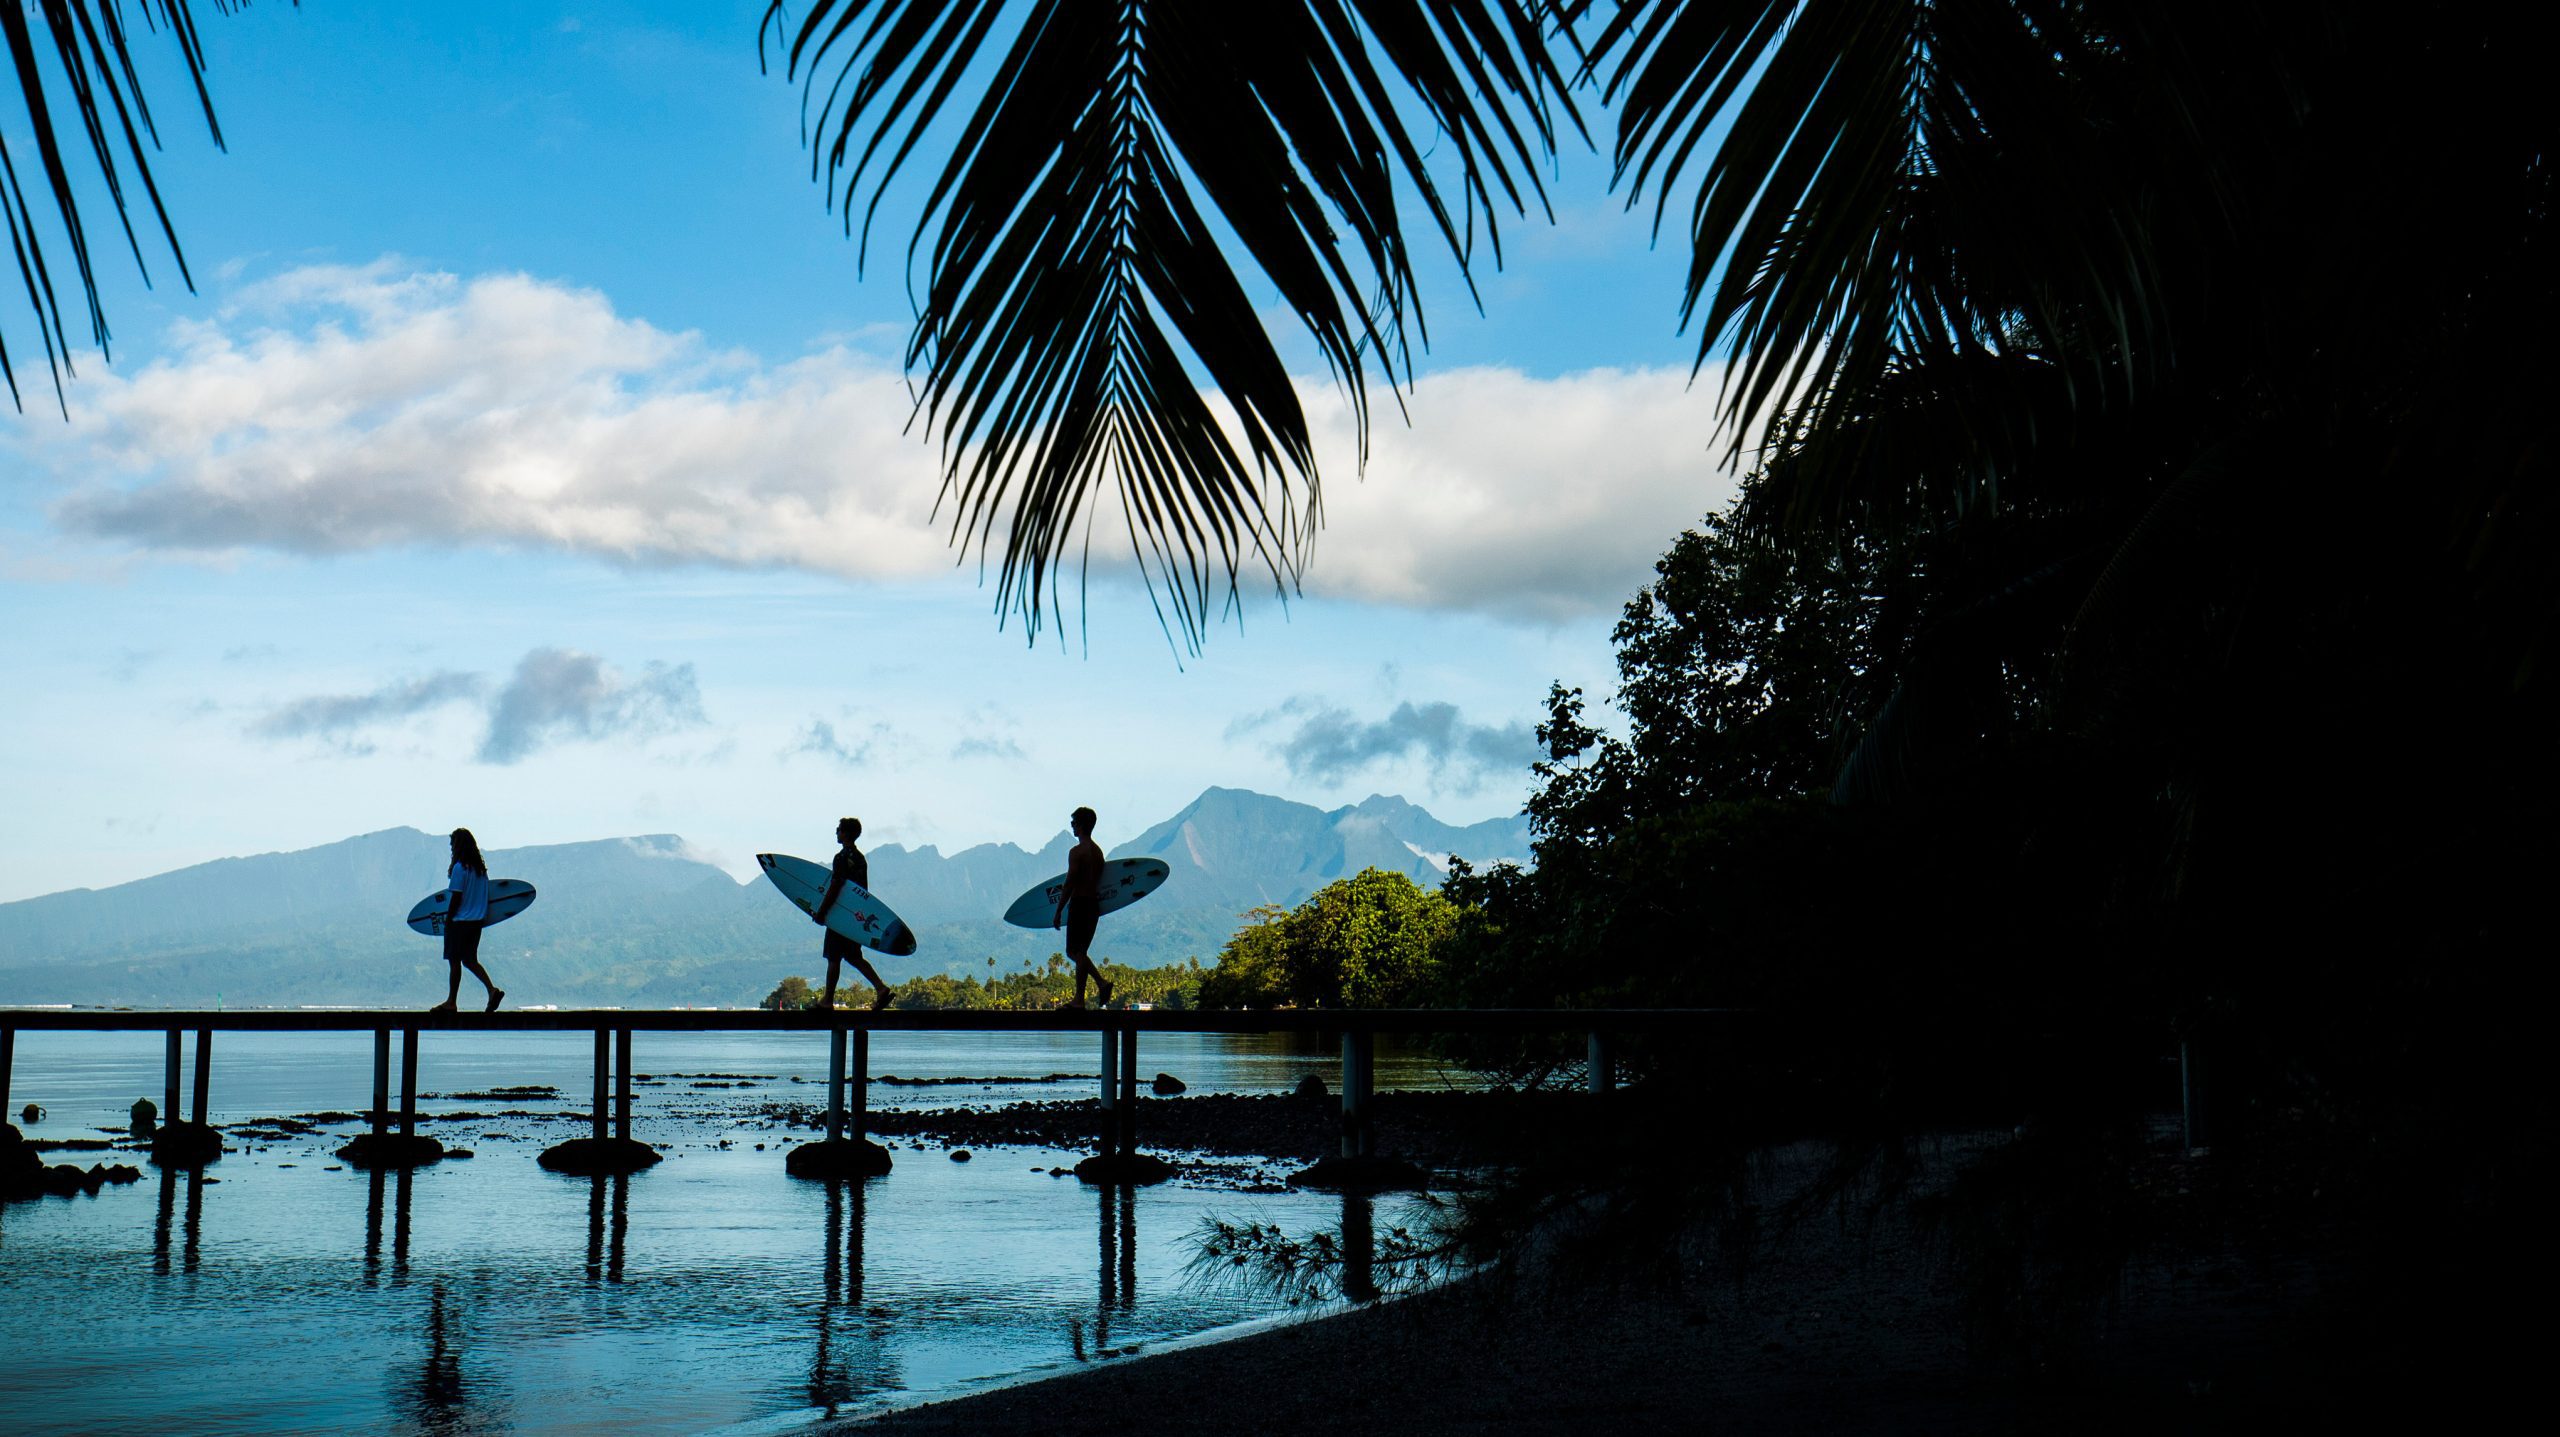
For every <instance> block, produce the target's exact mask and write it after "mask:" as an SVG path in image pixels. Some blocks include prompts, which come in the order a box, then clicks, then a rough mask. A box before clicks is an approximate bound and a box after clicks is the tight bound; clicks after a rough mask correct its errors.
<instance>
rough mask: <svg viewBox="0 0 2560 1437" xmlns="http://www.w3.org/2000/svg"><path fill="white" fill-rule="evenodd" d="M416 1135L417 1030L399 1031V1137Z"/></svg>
mask: <svg viewBox="0 0 2560 1437" xmlns="http://www.w3.org/2000/svg"><path fill="white" fill-rule="evenodd" d="M196 1082H197V1084H198V1086H199V1087H201V1086H202V1084H203V1082H204V1054H203V1053H202V1052H201V1051H199V1052H198V1053H197V1054H196ZM417 1135H418V1030H417V1029H415V1028H403V1029H401V1030H400V1136H401V1138H402V1140H404V1141H405V1140H407V1139H410V1138H414V1137H416V1136H417Z"/></svg>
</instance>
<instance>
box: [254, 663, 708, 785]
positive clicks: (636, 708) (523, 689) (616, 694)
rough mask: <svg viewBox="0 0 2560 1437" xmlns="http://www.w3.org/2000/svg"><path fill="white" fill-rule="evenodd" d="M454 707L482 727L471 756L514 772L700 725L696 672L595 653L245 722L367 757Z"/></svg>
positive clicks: (390, 688)
mask: <svg viewBox="0 0 2560 1437" xmlns="http://www.w3.org/2000/svg"><path fill="white" fill-rule="evenodd" d="M456 704H474V705H479V706H480V707H481V708H482V709H483V711H484V712H485V714H486V716H487V719H488V729H487V732H486V733H485V735H484V736H483V737H482V739H481V741H480V745H479V748H478V750H477V753H476V755H475V756H476V757H477V758H478V759H479V760H480V762H482V763H489V764H500V765H504V764H512V763H518V762H521V761H522V760H524V759H525V758H527V757H529V756H531V755H532V754H534V753H536V752H538V751H540V750H541V749H543V748H546V747H549V746H550V745H552V744H556V743H562V742H567V741H571V740H582V741H590V742H592V741H595V740H600V739H607V738H651V737H655V736H657V735H659V734H664V733H671V732H674V731H676V730H678V729H684V728H694V727H699V726H701V725H702V724H703V723H704V722H706V720H705V718H704V716H703V712H702V692H701V687H700V685H699V684H698V683H697V682H696V680H695V678H694V672H693V665H691V664H676V665H672V666H671V665H667V664H663V663H650V664H647V665H644V666H643V667H642V668H641V671H640V672H639V673H637V674H625V673H623V672H622V671H620V670H618V669H616V668H614V667H613V666H612V665H610V664H608V663H606V662H605V661H604V660H603V659H601V658H598V657H597V656H596V655H594V654H588V653H580V652H578V651H577V650H575V649H561V648H539V649H533V650H531V651H529V652H527V653H526V654H525V656H524V657H523V658H522V659H520V660H518V661H517V663H516V667H515V672H514V673H513V674H511V675H509V676H508V677H507V679H506V681H505V682H504V683H503V684H501V683H497V682H495V681H494V680H492V679H491V678H490V677H489V676H487V675H485V674H474V673H465V672H461V671H459V670H446V671H443V672H440V673H433V674H427V675H424V676H421V677H418V678H408V679H399V680H395V681H393V682H391V683H387V684H384V685H382V686H381V687H379V688H375V689H371V690H368V691H365V692H362V693H341V694H314V695H311V696H310V697H307V698H299V699H293V700H290V701H288V702H285V703H281V704H277V705H276V706H274V707H273V708H270V709H268V710H267V712H266V713H264V714H263V715H261V716H259V717H258V718H257V719H256V720H254V721H253V722H251V723H250V725H249V733H250V734H251V735H252V736H253V737H257V738H263V739H271V740H277V741H287V740H294V739H320V740H324V741H327V742H330V743H334V744H336V745H338V746H339V747H341V748H344V749H347V750H348V751H350V752H354V753H370V752H372V747H371V745H370V744H368V743H366V742H365V741H364V740H363V735H364V734H365V733H366V732H368V731H370V730H375V729H379V728H383V727H386V726H389V725H392V724H397V723H400V722H402V721H404V720H407V719H411V718H415V717H417V716H418V715H420V714H424V713H428V712H430V711H433V710H436V709H441V708H445V707H448V706H451V705H456Z"/></svg>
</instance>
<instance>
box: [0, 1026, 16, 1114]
mask: <svg viewBox="0 0 2560 1437" xmlns="http://www.w3.org/2000/svg"><path fill="white" fill-rule="evenodd" d="M17 1058H18V1030H17V1029H15V1028H0V1123H5V1122H7V1121H9V1070H10V1068H11V1067H13V1066H15V1065H16V1062H17Z"/></svg>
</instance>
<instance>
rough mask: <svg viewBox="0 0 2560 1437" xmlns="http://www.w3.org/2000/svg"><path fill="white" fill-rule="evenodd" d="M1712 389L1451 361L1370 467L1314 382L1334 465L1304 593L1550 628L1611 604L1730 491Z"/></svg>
mask: <svg viewBox="0 0 2560 1437" xmlns="http://www.w3.org/2000/svg"><path fill="white" fill-rule="evenodd" d="M1715 383H1716V375H1715V374H1714V373H1713V372H1712V371H1711V372H1710V373H1709V374H1707V375H1705V376H1702V377H1701V378H1700V379H1699V380H1698V382H1697V383H1696V384H1695V385H1694V386H1693V385H1692V384H1691V383H1690V381H1689V375H1688V371H1687V370H1685V369H1595V370H1586V371H1584V372H1582V373H1579V374H1572V375H1565V376H1562V377H1559V378H1553V379H1542V378H1535V377H1532V376H1530V375H1527V374H1523V373H1521V372H1519V371H1517V370H1511V369H1495V368H1469V369H1458V370H1449V371H1443V372H1441V373H1439V374H1434V375H1431V376H1429V377H1427V378H1425V379H1424V380H1423V381H1422V382H1421V383H1420V384H1418V385H1416V386H1415V390H1414V394H1413V396H1412V398H1411V399H1410V400H1409V401H1408V408H1409V411H1410V416H1411V420H1412V423H1411V424H1410V426H1407V425H1405V424H1401V423H1398V422H1397V420H1396V416H1395V413H1394V411H1393V410H1392V409H1387V410H1382V411H1381V413H1380V414H1379V416H1378V419H1377V422H1376V423H1375V425H1374V426H1373V427H1372V428H1371V429H1370V432H1369V437H1370V449H1369V464H1368V469H1367V472H1366V474H1365V475H1363V474H1362V473H1361V472H1360V470H1359V467H1358V464H1357V455H1358V449H1357V441H1356V437H1355V435H1354V433H1353V431H1352V428H1351V420H1350V416H1349V414H1348V413H1347V412H1346V411H1345V410H1344V408H1343V406H1342V405H1341V404H1340V402H1339V401H1338V400H1337V399H1334V398H1332V397H1331V396H1329V395H1326V394H1321V393H1317V392H1313V391H1309V392H1307V393H1305V395H1304V402H1305V403H1306V404H1307V406H1308V409H1309V411H1310V414H1311V415H1312V416H1314V417H1315V422H1316V423H1317V426H1318V434H1317V453H1318V455H1319V456H1320V458H1321V460H1322V462H1323V465H1324V474H1325V485H1324V498H1323V503H1324V532H1323V535H1322V537H1321V538H1319V539H1318V540H1317V541H1316V560H1315V566H1314V568H1313V569H1312V571H1310V572H1309V574H1308V575H1307V581H1306V587H1307V592H1308V593H1310V594H1314V595H1321V596H1328V597H1338V598H1350V599H1361V600H1366V601H1368V602H1371V603H1386V604H1395V605H1399V606H1402V607H1408V608H1418V609H1462V610H1473V611H1476V612H1480V613H1490V614H1494V615H1497V616H1500V617H1504V618H1511V619H1522V620H1528V621H1532V622H1546V623H1552V622H1559V621H1565V620H1571V619H1577V618H1585V617H1589V616H1592V615H1596V614H1607V613H1611V612H1614V611H1615V610H1616V609H1617V608H1618V607H1619V606H1620V605H1623V604H1624V603H1625V602H1626V600H1627V596H1628V595H1629V594H1632V593H1634V592H1635V590H1636V589H1637V587H1638V586H1640V585H1642V584H1643V583H1644V582H1645V581H1646V580H1647V579H1649V578H1650V577H1651V576H1652V571H1653V561H1654V560H1655V559H1657V558H1659V557H1661V555H1662V552H1663V551H1664V550H1665V549H1667V548H1669V547H1670V545H1671V540H1672V539H1673V537H1674V536H1676V535H1677V534H1679V533H1680V531H1681V530H1683V529H1687V528H1690V527H1692V526H1694V525H1695V524H1696V523H1697V522H1698V520H1699V518H1700V517H1701V516H1702V515H1704V514H1705V513H1707V512H1708V511H1709V510H1711V509H1716V508H1720V507H1722V506H1723V505H1724V504H1725V503H1726V502H1727V501H1729V500H1730V499H1731V498H1732V497H1733V491H1734V484H1733V479H1732V476H1730V475H1728V474H1725V473H1723V472H1721V471H1719V470H1718V469H1717V467H1716V461H1717V456H1718V455H1719V454H1720V453H1721V449H1720V443H1721V441H1720V440H1719V439H1718V437H1717V436H1718V433H1719V431H1718V429H1717V427H1716V425H1715V414H1716V394H1715Z"/></svg>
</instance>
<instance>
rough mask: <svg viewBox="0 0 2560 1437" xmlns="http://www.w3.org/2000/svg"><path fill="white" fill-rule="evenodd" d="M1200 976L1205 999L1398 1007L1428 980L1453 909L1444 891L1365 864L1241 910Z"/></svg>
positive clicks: (1206, 1004) (1215, 1003)
mask: <svg viewBox="0 0 2560 1437" xmlns="http://www.w3.org/2000/svg"><path fill="white" fill-rule="evenodd" d="M1245 917H1246V919H1247V921H1246V923H1245V925H1244V926H1243V927H1242V928H1240V929H1238V930H1237V931H1236V934H1235V936H1234V937H1233V938H1230V939H1228V940H1227V946H1226V948H1225V950H1224V951H1222V952H1220V953H1219V955H1218V966H1217V967H1215V968H1213V969H1211V970H1210V971H1209V972H1208V973H1207V974H1206V975H1205V976H1204V977H1203V978H1202V979H1201V981H1200V1006H1201V1007H1203V1008H1398V1007H1405V1006H1409V1005H1410V1004H1412V1003H1413V1002H1414V1001H1415V999H1416V998H1417V997H1419V996H1420V995H1421V994H1423V993H1424V992H1426V991H1427V990H1428V989H1429V987H1430V986H1431V984H1432V981H1433V976H1434V974H1435V972H1436V970H1437V966H1438V963H1439V956H1440V946H1441V944H1442V943H1443V942H1444V941H1446V939H1447V937H1448V934H1449V931H1450V927H1451V925H1452V924H1453V923H1454V922H1455V921H1456V918H1457V912H1456V909H1455V908H1454V907H1453V906H1452V905H1451V903H1450V902H1449V900H1448V899H1447V898H1444V897H1442V896H1441V895H1440V894H1437V893H1433V892H1430V891H1428V890H1426V889H1424V888H1421V887H1419V886H1417V885H1416V884H1415V883H1414V881H1413V880H1412V879H1411V878H1408V877H1406V876H1405V875H1403V874H1401V873H1397V872H1393V871H1391V870H1388V869H1384V868H1365V869H1362V870H1361V871H1360V872H1358V873H1355V874H1353V875H1352V876H1351V877H1349V878H1343V879H1337V880H1336V881H1334V882H1332V883H1328V884H1326V885H1325V886H1324V887H1322V888H1320V889H1318V890H1316V891H1315V892H1314V893H1313V894H1311V895H1309V896H1308V898H1307V901H1306V902H1304V903H1301V904H1299V905H1298V906H1297V907H1295V908H1282V907H1280V906H1279V905H1277V904H1266V905H1264V906H1262V907H1260V908H1256V909H1254V910H1253V911H1252V912H1251V913H1248V914H1246V915H1245Z"/></svg>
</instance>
